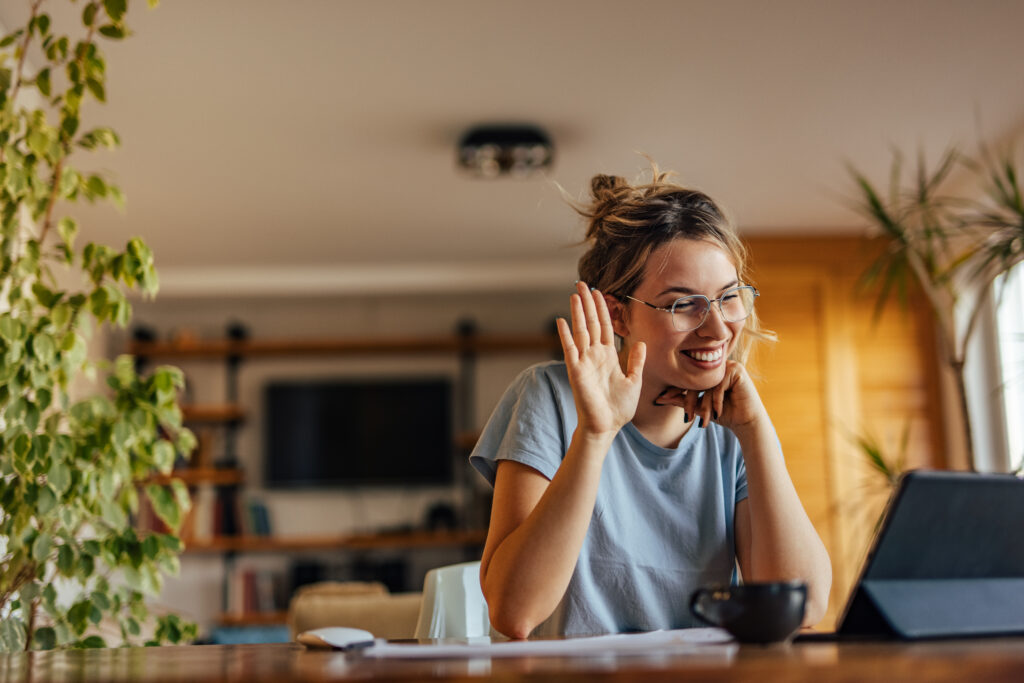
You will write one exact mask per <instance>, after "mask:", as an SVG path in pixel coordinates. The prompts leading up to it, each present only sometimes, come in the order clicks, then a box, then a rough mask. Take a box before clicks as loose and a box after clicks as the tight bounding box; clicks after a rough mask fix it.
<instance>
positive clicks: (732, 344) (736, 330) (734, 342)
mask: <svg viewBox="0 0 1024 683" xmlns="http://www.w3.org/2000/svg"><path fill="white" fill-rule="evenodd" d="M743 327H744V326H743V324H742V323H739V324H736V323H730V324H729V329H730V330H731V331H732V339H730V340H729V347H728V350H729V353H727V354H726V356H730V355H732V353H733V351H735V350H736V347H737V346H739V342H740V337H741V336H743Z"/></svg>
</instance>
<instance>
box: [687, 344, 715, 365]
mask: <svg viewBox="0 0 1024 683" xmlns="http://www.w3.org/2000/svg"><path fill="white" fill-rule="evenodd" d="M683 353H684V354H686V355H687V356H689V357H690V358H692V359H694V360H699V361H701V362H702V363H713V362H714V361H716V360H720V359H721V358H722V348H721V347H719V348H717V349H715V350H714V351H683Z"/></svg>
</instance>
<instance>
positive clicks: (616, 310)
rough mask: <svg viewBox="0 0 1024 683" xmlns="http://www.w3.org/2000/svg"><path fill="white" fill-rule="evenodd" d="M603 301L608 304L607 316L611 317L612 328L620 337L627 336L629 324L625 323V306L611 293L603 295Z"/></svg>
mask: <svg viewBox="0 0 1024 683" xmlns="http://www.w3.org/2000/svg"><path fill="white" fill-rule="evenodd" d="M604 302H605V303H606V304H608V316H609V317H610V318H611V319H612V330H614V331H615V334H617V335H618V336H620V337H628V336H629V326H628V325H627V323H626V318H627V316H626V306H625V304H623V303H622V302H621V301H619V300H618V299H616V298H615V297H614V296H612V295H611V294H605V295H604Z"/></svg>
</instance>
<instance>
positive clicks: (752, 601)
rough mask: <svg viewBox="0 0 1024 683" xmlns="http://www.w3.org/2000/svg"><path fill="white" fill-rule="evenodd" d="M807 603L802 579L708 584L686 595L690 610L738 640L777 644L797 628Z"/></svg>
mask: <svg viewBox="0 0 1024 683" xmlns="http://www.w3.org/2000/svg"><path fill="white" fill-rule="evenodd" d="M806 606H807V584H806V583H804V582H803V581H784V582H776V583H747V584H743V585H741V586H709V587H706V588H701V589H698V590H697V591H695V592H694V594H693V596H692V597H691V598H690V611H691V612H693V614H694V615H695V616H697V617H698V618H700V619H701V620H703V621H705V622H707V623H709V624H712V625H714V626H719V627H721V628H724V629H725V630H726V631H728V632H729V633H731V634H732V635H733V637H735V638H736V640H738V641H740V642H741V643H762V644H767V643H779V642H784V641H787V640H789V639H790V638H792V637H793V635H794V634H795V633H796V632H797V630H798V629H799V628H800V625H801V624H802V623H803V620H804V610H805V609H806Z"/></svg>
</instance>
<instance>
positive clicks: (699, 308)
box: [626, 285, 761, 332]
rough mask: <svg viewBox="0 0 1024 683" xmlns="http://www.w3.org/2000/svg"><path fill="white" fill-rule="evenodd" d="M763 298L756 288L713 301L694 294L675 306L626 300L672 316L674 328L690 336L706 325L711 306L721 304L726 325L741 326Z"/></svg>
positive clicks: (727, 293)
mask: <svg viewBox="0 0 1024 683" xmlns="http://www.w3.org/2000/svg"><path fill="white" fill-rule="evenodd" d="M759 296H761V293H760V292H758V291H757V290H756V289H754V288H753V287H752V286H750V285H741V286H739V287H733V288H732V289H727V290H725V291H724V292H722V296H720V297H718V298H717V299H709V298H707V297H706V296H704V295H703V294H691V295H690V296H684V297H680V298H678V299H676V300H675V301H673V302H672V305H671V306H655V305H654V304H651V303H647V302H646V301H642V300H640V299H637V298H636V297H635V296H629V295H628V294H627V295H626V298H627V299H632V300H633V301H635V302H637V303H640V304H644V305H645V306H650V307H651V308H653V309H654V310H656V311H665V312H666V313H671V314H672V326H673V327H675V328H676V330H677V331H679V332H690V331H691V330H695V329H697V328H698V327H700V326H701V325H703V324H704V321H705V320H707V318H708V311H710V310H711V304H718V312H719V313H721V314H722V319H723V320H725V321H726V322H730V323H738V322H739V321H741V320H746V319H747V318H748V317H749V316H750V314H751V313H752V312H753V311H754V299H756V298H757V297H759Z"/></svg>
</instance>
